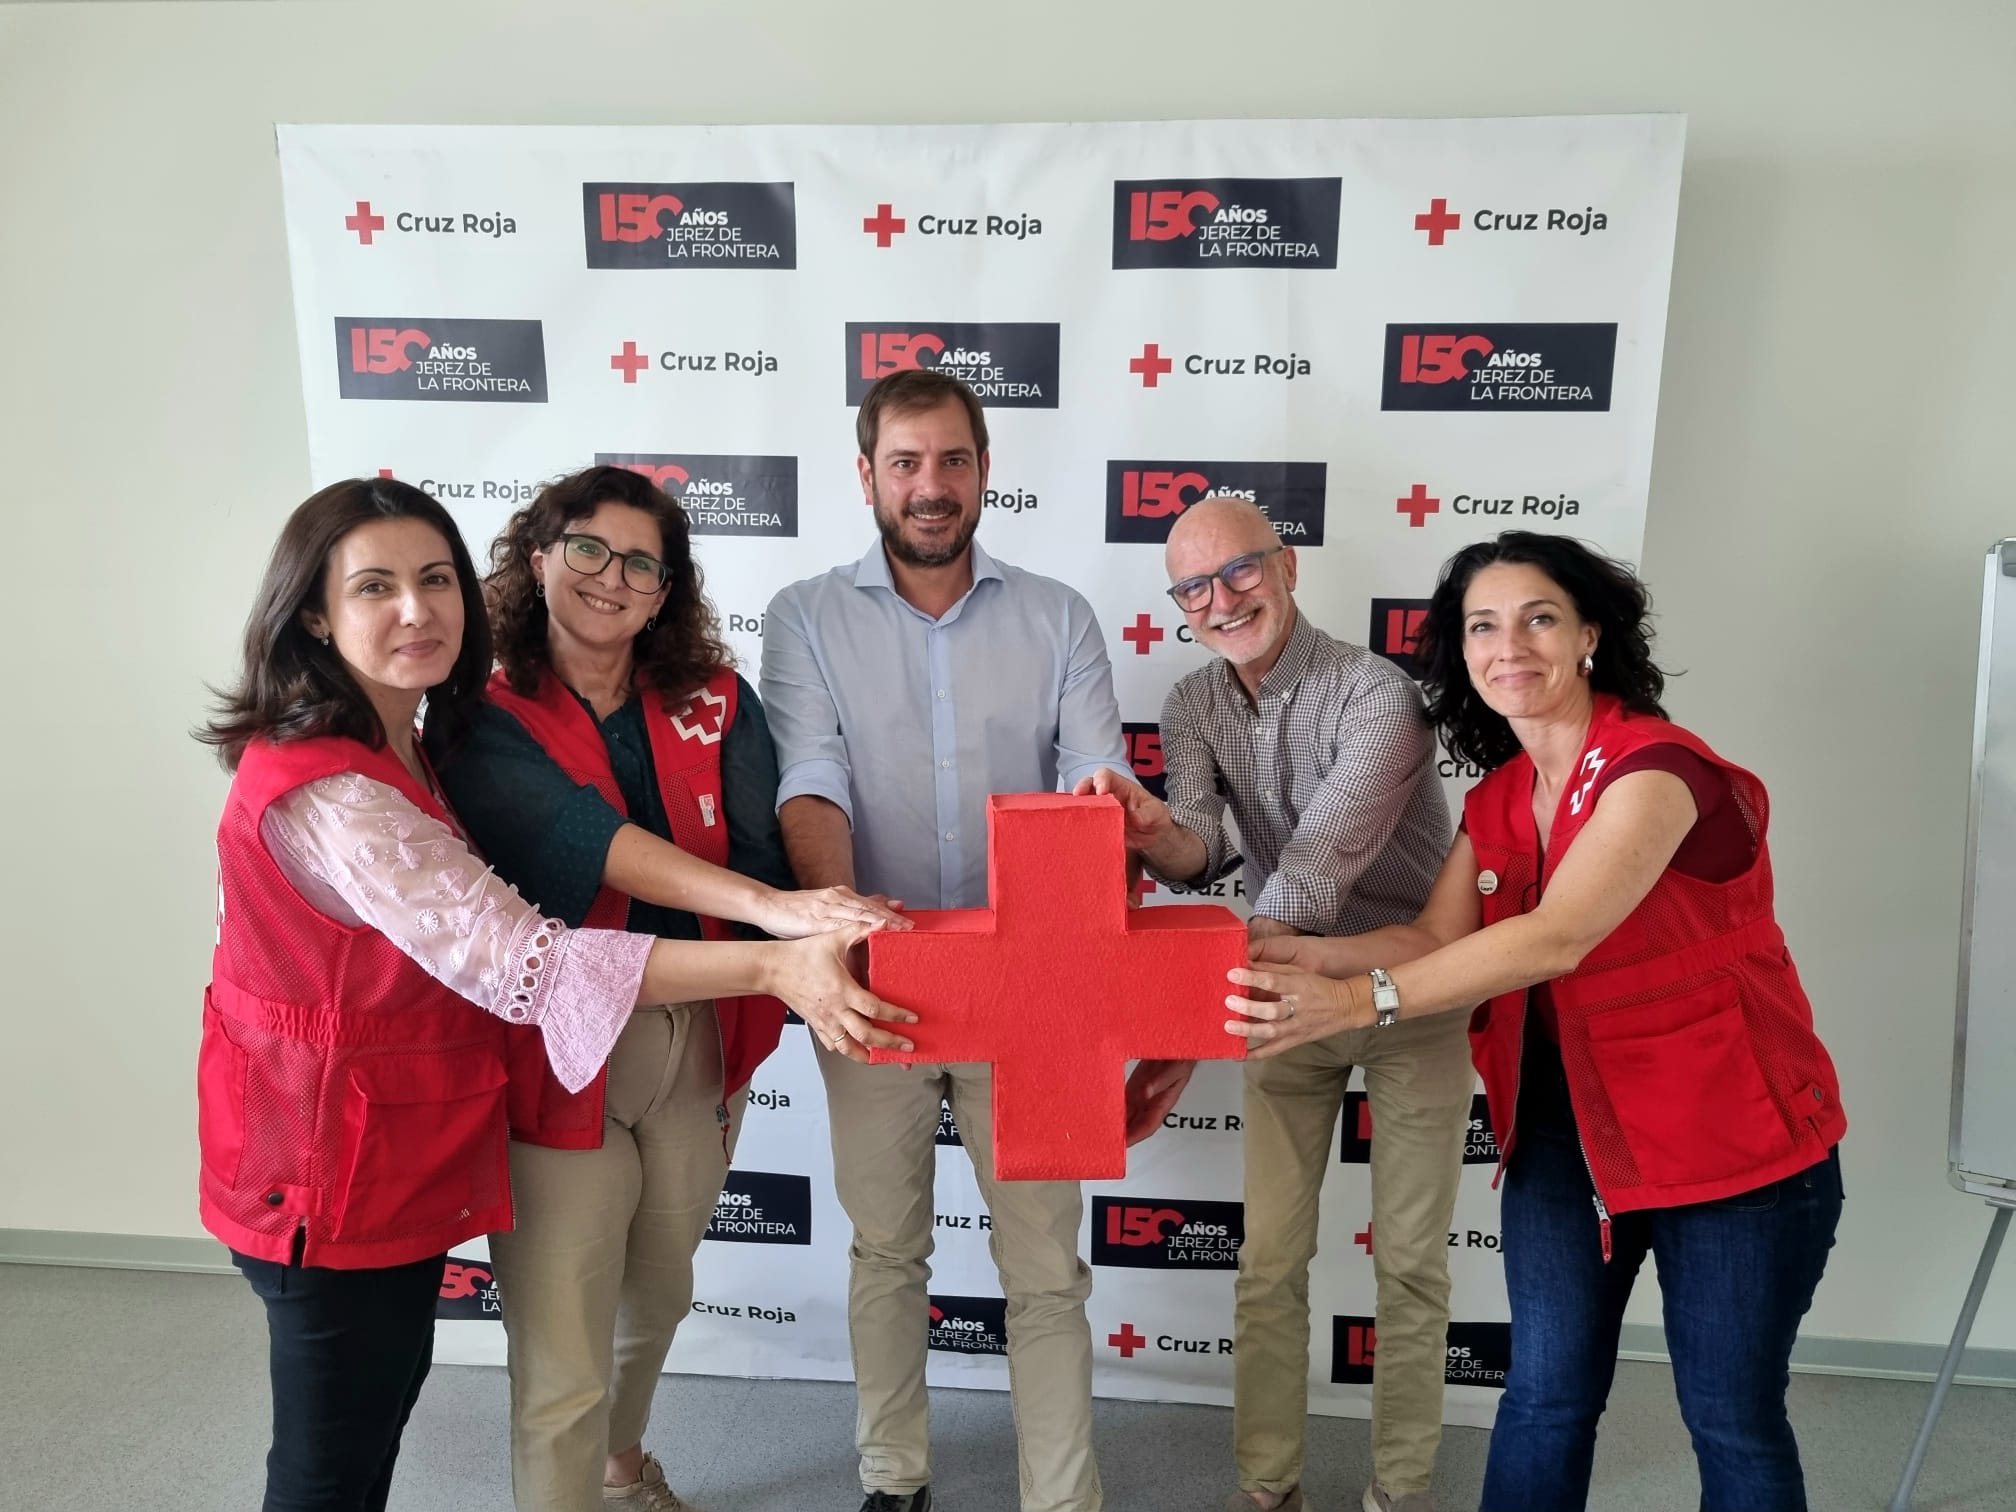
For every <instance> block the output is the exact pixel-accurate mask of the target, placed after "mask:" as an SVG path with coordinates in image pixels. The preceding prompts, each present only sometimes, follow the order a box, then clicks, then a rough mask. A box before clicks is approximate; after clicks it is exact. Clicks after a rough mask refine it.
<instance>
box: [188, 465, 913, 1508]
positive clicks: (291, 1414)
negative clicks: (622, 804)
mask: <svg viewBox="0 0 2016 1512" xmlns="http://www.w3.org/2000/svg"><path fill="white" fill-rule="evenodd" d="M489 668H490V635H489V631H488V629H487V627H486V626H485V624H484V620H483V605H482V600H481V598H480V597H479V595H478V590H477V585H476V574H475V570H474V568H473V566H472V565H471V563H470V560H469V553H468V549H467V548H466V547H465V546H464V545H463V544H462V537H461V535H460V533H459V532H457V530H456V528H455V524H454V521H453V520H451V519H450V518H449V516H448V514H447V512H446V511H445V510H444V509H443V508H442V507H441V505H440V504H438V503H437V502H435V500H434V499H432V498H431V497H429V496H428V495H427V494H424V493H422V492H421V491H420V490H419V489H417V488H413V487H410V486H408V485H407V484H404V483H399V482H395V481H393V480H391V479H387V478H366V479H357V480H352V481H348V482H342V483H336V484H332V485H331V486H330V487H328V488H325V489H323V490H322V491H321V492H320V493H317V494H315V495H314V496H313V497H312V498H310V499H308V500H307V501H306V502H305V503H303V504H302V505H301V506H300V507H299V508H297V509H296V510H295V511H294V513H293V515H292V516H290V517H289V519H288V521H287V524H286V526H285V527H284V528H283V529H282V530H281V532H280V539H279V542H278V544H277V545H276V546H275V547H274V549H273V556H272V559H271V561H270V562H269V563H268V564H267V568H266V576H265V581H264V583H263V584H262V585H261V587H260V590H259V596H258V599H257V602H256V604H255V605H254V608H253V610H252V614H251V617H250V619H249V620H248V621H247V622H246V626H245V645H244V659H243V663H242V666H241V669H240V672H239V675H238V677H237V679H236V681H235V683H234V684H233V685H232V686H231V688H230V689H229V690H227V691H226V692H224V693H223V694H222V695H220V698H219V704H218V708H217V710H216V713H215V714H214V716H213V717H212V718H211V720H210V721H209V723H208V724H207V725H205V726H204V727H203V728H202V729H201V730H200V731H198V732H197V736H198V738H199V739H201V740H203V741H205V742H207V743H208V744H210V745H213V746H215V747H216V748H217V750H218V753H219V755H220V757H221V758H222V760H223V763H224V765H225V767H226V768H227V769H228V770H229V771H230V772H231V773H232V774H233V776H232V782H231V792H230V796H229V798H228V799H227V800H226V802H225V807H224V816H223V819H222V821H221V822H220V824H219V826H218V831H217V854H218V888H217V897H218V918H217V949H216V956H215V960H214V962H213V965H212V975H211V981H210V986H209V990H208V991H207V992H206V993H205V995H204V1008H203V1039H202V1047H201V1049H200V1051H199V1053H198V1061H197V1072H196V1078H197V1089H196V1093H197V1131H198V1142H199V1143H200V1145H201V1147H202V1175H201V1188H200V1191H201V1199H200V1202H201V1212H202V1218H203V1225H204V1227H205V1228H207V1229H208V1230H209V1231H210V1232H211V1233H212V1234H214V1235H216V1236H217V1237H218V1238H219V1239H221V1240H222V1241H223V1242H224V1243H225V1244H227V1245H228V1246H230V1249H231V1252H232V1258H233V1260H235V1261H236V1263H237V1265H238V1268H239V1269H240V1270H241V1271H243V1272H244V1274H245V1277H246V1279H247V1280H248V1281H249V1282H250V1283H251V1285H252V1289H253V1291H254V1292H255V1293H256V1294H257V1295H258V1296H259V1297H260V1299H261V1300H262V1301H263V1302H264V1303H265V1306H266V1318H267V1330H268V1334H269V1337H270V1344H271V1350H270V1362H269V1368H270V1374H271V1384H272V1396H273V1443H272V1449H271V1452H270V1453H269V1454H268V1455H267V1460H266V1493H265V1498H264V1501H263V1502H262V1506H263V1508H264V1509H265V1512H382V1509H383V1508H384V1506H385V1502H386V1497H387V1495H388V1494H389V1491H390V1488H391V1484H392V1471H393V1464H394V1461H395V1460H396V1459H397V1457H398V1453H399V1439H400V1435H401V1433H402V1431H403V1430H404V1428H405V1424H406V1419H407V1416H408V1414H409V1413H411V1411H412V1409H413V1404H414V1402H415V1401H416V1400H417V1399H418V1397H419V1394H420V1387H421V1383H422V1382H423V1381H424V1380H425V1379H426V1377H427V1369H428V1363H429V1360H430V1357H431V1349H432V1343H433V1338H434V1306H435V1300H436V1298H437V1297H438V1296H439V1294H440V1290H441V1274H442V1271H441V1268H442V1265H443V1263H444V1261H445V1260H446V1258H447V1252H448V1250H449V1248H450V1247H451V1246H453V1245H455V1244H457V1243H460V1242H461V1241H462V1240H465V1239H468V1238H471V1237H473V1236H474V1235H477V1234H481V1233H486V1232H488V1231H490V1230H494V1229H505V1228H509V1227H510V1225H511V1206H512V1204H511V1190H510V1186H509V1183H508V1180H507V1172H506V1165H505V1101H506V1098H505V1055H506V1036H507V1034H515V1035H517V1036H518V1046H519V1048H520V1050H521V1051H522V1052H523V1053H524V1054H525V1056H526V1057H528V1058H530V1059H535V1060H536V1061H537V1063H538V1065H539V1067H540V1071H541V1074H542V1075H548V1076H551V1078H552V1079H553V1085H554V1086H555V1087H556V1089H558V1090H559V1091H560V1092H561V1093H562V1094H563V1095H564V1094H566V1093H567V1091H568V1090H569V1089H578V1088H581V1087H584V1086H586V1085H588V1084H589V1083H590V1082H591V1081H592V1080H593V1079H594V1078H595V1077H596V1076H597V1074H598V1072H599V1070H600V1068H601V1066H602V1063H603V1061H604V1059H605V1058H606V1057H607V1055H608V1053H609V1047H610V1045H611V1044H612V1043H613V1042H615V1041H616V1039H617V1037H618V1035H619V1033H620V1032H621V1031H622V1030H623V1029H624V1026H625V1024H626V1022H627V1021H628V1020H629V1019H630V1017H631V1011H632V1009H633V1008H634V1007H635V1005H636V1004H637V1003H639V1002H640V1001H641V1002H646V1003H657V1002H663V1001H665V1000H666V999H667V998H685V997H697V996H700V995H702V994H706V993H716V992H734V991H749V990H757V991H764V990H767V991H774V992H779V993H781V994H782V995H784V996H785V997H787V998H789V999H790V1000H791V1002H792V1003H793V1004H794V1005H796V1006H798V1007H799V1008H800V1010H801V1011H802V1012H805V1013H807V1014H825V1015H831V1014H832V1013H834V1012H835V1011H836V1010H837V1009H838V1007H839V1006H840V1004H842V1003H845V1004H847V1005H848V1006H849V1007H850V1008H851V1009H852V1010H853V1011H854V1012H855V1013H856V1014H859V1013H864V1012H865V1013H873V1014H876V1015H878V1016H882V1017H887V1016H889V1014H890V1013H891V1012H892V1010H889V1009H887V1008H885V1007H884V1006H883V1005H881V1004H879V1003H877V1002H876V1000H875V999H874V998H872V997H871V996H869V995H868V994H867V993H865V992H863V991H862V990H861V989H860V988H858V987H856V986H855V985H854V983H853V981H852V979H851V978H850V977H849V976H848V974H847V968H846V961H845V958H846V950H847V947H848V945H849V944H850V943H851V938H852V936H850V934H848V933H839V934H833V935H828V936H823V937H821V938H819V939H816V940H807V941H804V942H802V943H793V944H788V945H785V944H753V943H752V944H729V945H700V944H687V943H684V942H682V941H677V940H655V941H654V940H653V939H651V938H650V937H649V936H648V935H640V934H630V933H620V932H617V931H615V930H608V929H600V928H589V929H569V928H567V927H566V926H565V925H562V924H561V923H559V922H558V921H557V920H555V919H553V918H552V917H551V916H550V915H549V914H548V913H546V912H544V911H542V910H541V909H539V908H538V907H535V906H534V905H533V904H531V903H529V902H527V901H526V900H525V898H524V897H523V896H522V895H521V894H520V893H518V892H517V891H515V890H514V889H513V888H511V887H510V886H509V885H508V884H507V883H505V882H503V881H501V880H499V878H498V877H497V876H496V874H495V873H493V872H492V871H490V870H489V868H488V867H487V866H485V865H484V863H483V861H482V860H481V859H480V858H479V857H477V856H476V855H474V854H473V853H472V852H471V851H470V849H469V847H468V845H467V843H466V841H465V839H464V836H463V832H462V830H461V829H460V827H459V826H458V825H457V823H456V820H455V817H454V815H453V813H452V812H451V811H450V810H449V809H448V807H447V806H446V804H444V803H443V801H442V798H441V794H440V792H439V790H438V788H437V787H436V785H435V781H434V775H433V772H432V771H431V770H430V768H429V766H428V764H427V762H426V761H425V759H424V758H423V757H422V755H421V752H420V750H419V748H418V745H417V741H416V731H415V729H414V716H415V715H416V713H417V712H418V711H419V708H420V703H421V700H422V699H423V698H425V699H426V700H427V703H428V706H429V714H430V717H431V718H432V719H433V721H434V722H435V723H436V725H437V726H438V727H440V728H442V729H443V730H449V729H452V728H453V727H454V726H455V725H456V723H457V722H458V720H459V719H460V718H461V716H462V715H463V714H464V713H465V712H466V711H467V709H468V708H469V706H470V704H471V703H472V702H473V701H474V700H475V699H476V698H478V697H479V696H480V695H481V691H482V684H483V679H484V677H485V676H486V675H487V673H488V671H489ZM620 922H621V921H618V923H619V925H620ZM897 1016H898V1017H908V1015H900V1014H899V1015H897ZM864 1022H865V1020H864ZM507 1026H515V1027H509V1028H507ZM882 1042H883V1041H881V1040H879V1039H878V1040H877V1043H882Z"/></svg>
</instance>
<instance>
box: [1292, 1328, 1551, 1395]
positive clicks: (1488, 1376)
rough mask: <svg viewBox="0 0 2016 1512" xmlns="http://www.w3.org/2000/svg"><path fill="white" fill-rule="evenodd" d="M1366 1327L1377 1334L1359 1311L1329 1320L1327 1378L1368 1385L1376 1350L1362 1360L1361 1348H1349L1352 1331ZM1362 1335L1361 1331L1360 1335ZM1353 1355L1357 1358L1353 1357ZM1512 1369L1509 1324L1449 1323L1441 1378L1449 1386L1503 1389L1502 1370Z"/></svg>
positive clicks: (1503, 1378) (1349, 1383)
mask: <svg viewBox="0 0 2016 1512" xmlns="http://www.w3.org/2000/svg"><path fill="white" fill-rule="evenodd" d="M1354 1329H1355V1330H1369V1331H1370V1332H1371V1334H1372V1335H1373V1336H1374V1337H1376V1334H1377V1325H1376V1324H1375V1322H1374V1320H1373V1319H1371V1318H1368V1317H1365V1316H1364V1315H1362V1314H1358V1315H1352V1316H1343V1317H1337V1316H1333V1317H1332V1318H1331V1319H1330V1379H1331V1381H1332V1383H1333V1384H1335V1385H1339V1386H1369V1385H1371V1384H1372V1373H1373V1370H1374V1368H1375V1364H1376V1360H1377V1355H1378V1351H1377V1350H1376V1348H1375V1349H1374V1351H1373V1359H1372V1360H1367V1359H1364V1358H1363V1357H1362V1356H1363V1351H1362V1350H1358V1351H1354V1350H1353V1348H1352V1332H1353V1330H1354ZM1360 1336H1361V1337H1363V1336H1364V1335H1363V1334H1362V1333H1361V1335H1360ZM1354 1356H1356V1357H1354ZM1511 1368H1512V1325H1511V1324H1510V1323H1458V1322H1455V1321H1451V1323H1450V1324H1449V1355H1448V1363H1447V1364H1446V1366H1445V1367H1444V1370H1443V1381H1444V1383H1445V1384H1447V1385H1450V1386H1490V1387H1493V1388H1497V1389H1502V1388H1503V1387H1504V1385H1505V1372H1506V1371H1508V1370H1510V1369H1511Z"/></svg>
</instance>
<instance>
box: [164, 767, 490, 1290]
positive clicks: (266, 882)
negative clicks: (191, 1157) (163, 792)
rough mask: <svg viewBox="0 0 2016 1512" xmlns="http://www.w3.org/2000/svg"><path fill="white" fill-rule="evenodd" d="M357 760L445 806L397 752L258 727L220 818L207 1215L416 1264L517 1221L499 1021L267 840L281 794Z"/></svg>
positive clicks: (253, 1249)
mask: <svg viewBox="0 0 2016 1512" xmlns="http://www.w3.org/2000/svg"><path fill="white" fill-rule="evenodd" d="M346 771H347V772H361V773H363V774H364V775H365V776H367V777H370V778H372V779H374V780H375V781H378V782H382V783H385V784H387V785H388V786H391V787H395V788H397V789H398V790H399V791H400V792H401V793H403V794H404V795H405V796H406V797H407V798H408V799H409V800H410V801H411V802H412V803H413V804H414V805H415V806H416V807H418V808H420V809H421V810H422V811H423V812H425V813H428V814H431V815H432V816H434V817H435V818H437V819H440V820H443V821H444V822H445V821H446V820H447V814H446V812H445V811H444V810H443V809H442V807H441V805H440V803H439V802H437V801H436V800H435V799H434V798H433V797H432V795H430V794H429V793H427V792H426V791H424V790H423V788H422V787H421V785H420V784H418V783H416V782H415V781H414V780H413V778H412V777H411V775H410V774H408V772H407V771H406V768H405V767H403V766H402V765H400V763H399V760H398V758H397V757H395V756H394V755H393V754H392V753H391V752H390V751H385V750H377V751H374V750H371V749H369V748H368V747H366V746H364V745H363V744H361V743H359V742H357V741H354V740H343V739H336V738H324V739H315V740H290V741H286V742H284V743H282V744H279V745H273V744H269V743H267V742H265V741H255V742H254V743H253V744H252V745H250V746H248V747H247V748H246V751H245V756H244V759H243V760H242V761H241V762H240V763H239V766H238V775H237V778H236V780H234V781H233V782H232V784H231V795H230V797H229V798H228V799H227V800H226V802H225V805H224V817H223V819H222V820H221V821H220V823H219V824H218V827H217V860H218V889H217V893H218V918H217V952H216V956H215V958H214V960H213V962H212V965H211V972H210V987H209V990H208V991H207V992H206V993H205V994H204V1002H203V1043H202V1049H201V1050H200V1051H199V1052H198V1058H197V1067H196V1108H197V1138H198V1142H199V1144H200V1145H201V1147H202V1152H203V1171H202V1181H201V1210H202V1217H203V1226H204V1227H205V1228H206V1229H208V1230H209V1231H210V1232H211V1233H212V1234H215V1235H216V1236H217V1237H218V1238H219V1239H221V1240H223V1241H224V1243H226V1244H228V1245H230V1246H231V1247H232V1248H233V1249H235V1250H239V1251H241V1252H242V1253H244V1254H248V1255H254V1256H257V1257H258V1258H260V1259H262V1260H275V1261H281V1262H285V1261H287V1260H289V1259H290V1258H292V1254H293V1245H294V1238H295V1235H296V1233H297V1232H299V1233H301V1234H302V1235H303V1240H302V1249H301V1263H302V1264H304V1265H321V1266H329V1267H333V1268H336V1269H343V1270H348V1269H362V1268H365V1267H375V1266H391V1265H405V1264H408V1263H410V1262H412V1261H415V1260H423V1259H425V1258H427V1257H428V1256H430V1255H438V1254H440V1253H442V1252H444V1251H445V1250H447V1249H448V1248H449V1247H450V1246H452V1245H455V1244H458V1243H460V1242H461V1241H462V1240H464V1239H468V1238H471V1237H472V1236H474V1235H477V1234H487V1233H490V1232H492V1231H493V1230H496V1229H507V1228H509V1227H510V1226H511V1179H510V1170H509V1166H508V1162H507V1157H506V1146H505V1125H504V1025H503V1023H502V1022H501V1021H499V1020H498V1019H496V1018H493V1017H492V1016H491V1015H489V1014H487V1013H485V1012H483V1011H482V1010H481V1009H479V1008H477V1007H476V1006H475V1005H474V1004H473V1003H470V1002H468V1001H467V1000H466V999H464V998H462V997H460V996H458V995H457V994H456V993H454V992H452V991H450V990H449V989H448V988H447V987H444V986H442V985H441V984H440V983H439V982H437V981H435V980H434V978H433V977H431V976H429V975H428V974H427V973H426V972H425V971H423V970H422V969H421V968H420V967H419V966H418V965H416V964H415V963H414V962H413V961H412V960H411V959H410V958H409V957H408V956H406V955H405V954H404V953H403V952H401V951H400V949H399V947H398V946H396V945H394V944H393V943H392V942H391V941H390V940H389V939H387V938H386V937H385V936H384V935H382V934H380V933H379V932H378V931H377V930H375V929H373V928H371V927H369V926H368V925H362V924H358V925H348V926H346V925H342V924H338V923H336V922H335V921H334V920H332V919H329V918H327V917H325V916H324V915H323V914H321V913H319V912H318V911H317V910H315V909H314V908H312V907H310V906H309V904H308V903H307V902H306V901H305V900H304V899H303V898H302V897H301V895H300V894H299V893H297V892H296V891H295V890H294V888H293V886H292V885H291V884H290V883H289V882H288V880H287V878H286V876H285V874H284V873H282V871H281V870H280V868H279V866H278V865H276V864H275V863H274V860H273V858H272V857H271V856H270V855H269V854H267V850H266V845H265V842H264V841H263V840H262V839H261V838H260V834H259V822H260V819H261V818H262V817H263V816H264V814H265V812H266V808H267V805H269V804H271V803H272V802H273V801H274V800H275V799H277V798H280V797H282V796H284V795H285V794H287V793H289V792H292V791H293V790H294V789H295V788H298V787H300V786H301V785H302V784H304V783H308V782H314V781H316V780H318V779H320V778H324V777H329V776H333V775H334V774H336V773H338V772H346Z"/></svg>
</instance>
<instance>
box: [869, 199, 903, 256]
mask: <svg viewBox="0 0 2016 1512" xmlns="http://www.w3.org/2000/svg"><path fill="white" fill-rule="evenodd" d="M904 224H905V222H904V220H903V218H902V217H901V216H900V215H898V214H897V213H896V209H895V206H893V205H877V206H876V207H875V213H874V214H873V215H871V216H869V217H867V218H866V219H865V220H863V221H862V222H861V229H862V230H863V231H866V232H868V233H869V234H870V235H871V236H873V237H874V238H875V245H876V246H878V247H886V246H888V245H889V243H890V241H891V240H893V239H894V238H895V237H897V236H900V235H901V234H902V232H903V227H904Z"/></svg>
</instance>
